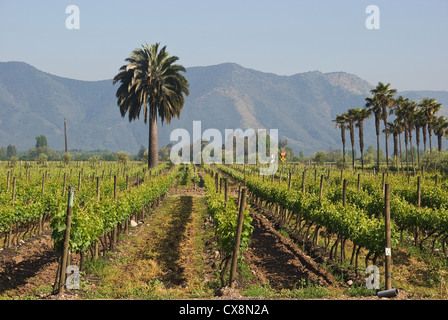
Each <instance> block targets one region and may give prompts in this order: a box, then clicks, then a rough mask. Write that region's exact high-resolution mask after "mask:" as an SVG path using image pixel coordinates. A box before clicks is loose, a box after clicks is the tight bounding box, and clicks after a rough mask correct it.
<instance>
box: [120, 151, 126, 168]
mask: <svg viewBox="0 0 448 320" xmlns="http://www.w3.org/2000/svg"><path fill="white" fill-rule="evenodd" d="M128 161H129V154H128V153H127V152H126V151H120V152H118V163H120V164H122V165H124V166H125V165H126V164H127V163H128Z"/></svg>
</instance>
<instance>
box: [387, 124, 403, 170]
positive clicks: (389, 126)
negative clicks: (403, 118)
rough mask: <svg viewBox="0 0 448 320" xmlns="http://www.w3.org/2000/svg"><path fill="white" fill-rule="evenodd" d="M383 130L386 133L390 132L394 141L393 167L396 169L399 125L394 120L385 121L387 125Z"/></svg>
mask: <svg viewBox="0 0 448 320" xmlns="http://www.w3.org/2000/svg"><path fill="white" fill-rule="evenodd" d="M384 131H385V132H386V131H387V133H388V134H392V136H393V141H394V153H393V155H394V159H395V167H396V168H397V169H398V133H399V132H400V128H399V125H397V123H395V122H391V121H389V122H387V127H386V129H384Z"/></svg>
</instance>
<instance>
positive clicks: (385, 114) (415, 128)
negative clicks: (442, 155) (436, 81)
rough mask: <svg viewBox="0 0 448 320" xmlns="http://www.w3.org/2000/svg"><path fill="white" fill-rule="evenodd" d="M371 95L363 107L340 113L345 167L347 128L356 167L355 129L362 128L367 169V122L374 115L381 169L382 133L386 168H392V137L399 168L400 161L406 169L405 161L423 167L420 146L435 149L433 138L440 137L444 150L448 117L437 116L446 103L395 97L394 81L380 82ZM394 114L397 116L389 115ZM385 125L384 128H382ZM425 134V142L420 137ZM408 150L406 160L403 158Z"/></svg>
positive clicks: (338, 124) (337, 121)
mask: <svg viewBox="0 0 448 320" xmlns="http://www.w3.org/2000/svg"><path fill="white" fill-rule="evenodd" d="M370 93H371V94H372V96H371V97H366V98H365V105H364V107H363V108H349V109H348V110H347V111H346V112H344V113H342V114H338V115H336V117H335V119H333V120H332V121H333V122H335V128H339V129H340V130H341V140H342V155H343V165H344V168H345V164H346V160H345V156H346V150H345V149H346V136H345V133H346V130H347V131H349V138H350V143H351V147H352V152H351V155H352V159H351V160H352V166H353V167H354V166H355V152H354V145H355V130H356V129H355V128H358V136H359V147H360V151H361V167H362V169H364V121H366V120H367V119H370V118H372V117H373V118H374V120H375V132H376V143H377V148H376V150H377V159H376V167H377V169H379V168H380V147H379V146H380V136H381V134H382V133H383V134H384V137H385V157H386V170H389V146H388V139H389V137H390V136H391V135H392V137H393V157H394V161H395V167H396V168H398V161H400V163H401V168H403V162H404V161H405V162H406V166H407V167H408V168H409V163H411V164H412V166H413V167H414V166H415V163H417V165H418V167H420V162H421V159H420V146H421V142H423V152H424V153H426V151H427V149H429V152H432V149H433V148H432V142H431V137H432V136H433V135H434V136H437V142H438V146H437V147H438V151H439V152H440V151H442V137H443V136H445V137H446V136H447V135H448V119H446V118H445V117H443V116H437V115H436V113H437V112H439V111H440V109H441V107H442V105H441V103H438V102H437V100H436V99H434V98H427V97H425V98H423V99H421V100H420V101H419V102H416V101H413V100H410V99H409V98H404V97H403V96H401V95H400V96H397V97H396V96H395V95H396V93H397V90H396V89H392V88H391V84H390V83H388V84H384V83H382V82H379V83H378V85H377V86H376V87H375V88H373V89H372V90H370ZM391 115H393V116H394V117H393V118H392V117H389V116H391ZM381 124H382V126H381ZM381 127H383V130H381ZM402 137H403V139H404V145H405V152H403V150H402ZM413 137H415V143H416V145H417V152H416V153H417V159H415V158H414V153H413V152H410V153H409V152H408V149H409V150H412V149H413V148H414V147H413ZM421 137H423V141H421V140H420V138H421ZM403 153H404V159H403Z"/></svg>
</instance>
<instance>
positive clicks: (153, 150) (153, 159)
mask: <svg viewBox="0 0 448 320" xmlns="http://www.w3.org/2000/svg"><path fill="white" fill-rule="evenodd" d="M158 160H159V149H158V134H157V115H156V114H155V112H154V113H153V112H151V113H150V119H149V141H148V169H152V168H155V167H157V165H158Z"/></svg>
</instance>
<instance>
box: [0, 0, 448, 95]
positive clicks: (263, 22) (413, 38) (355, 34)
mask: <svg viewBox="0 0 448 320" xmlns="http://www.w3.org/2000/svg"><path fill="white" fill-rule="evenodd" d="M70 5H76V6H77V7H78V9H79V29H69V28H67V26H66V20H67V19H69V22H74V21H75V20H72V18H73V17H74V16H73V15H72V14H73V12H72V11H69V12H68V13H67V12H66V9H67V7H69V6H70ZM369 5H375V6H376V7H377V8H378V11H379V19H376V20H371V18H372V17H373V16H372V14H373V12H370V11H369V12H367V13H366V8H367V7H368V6H369ZM447 17H448V1H446V0H426V1H425V0H419V1H414V0H402V1H400V0H393V1H391V0H387V1H385V0H369V1H364V0H303V1H301V0H275V1H273V0H226V1H223V0H219V1H217V0H207V1H206V0H145V1H143V0H126V1H124V0H107V1H106V0H90V1H77V0H69V1H65V0H52V1H51V0H28V1H27V0H13V1H10V0H0V61H1V62H6V61H23V62H26V63H29V64H31V65H33V66H34V67H36V68H38V69H40V70H42V71H45V72H48V73H51V74H54V75H58V76H62V77H67V78H72V79H78V80H88V81H91V80H104V79H112V78H113V77H114V76H115V74H117V73H118V70H119V68H120V67H121V66H122V65H123V64H125V61H124V59H125V58H126V57H127V56H128V55H129V54H130V53H131V52H132V51H133V50H134V49H135V48H138V47H140V46H141V45H142V44H144V43H145V42H147V43H148V44H153V43H156V42H159V43H161V45H166V47H167V51H168V52H169V53H170V54H171V55H175V56H178V57H179V60H178V63H180V64H182V65H183V66H185V67H195V66H208V65H215V64H220V63H225V62H234V63H237V64H240V65H241V66H243V67H246V68H251V69H256V70H259V71H263V72H270V73H275V74H278V75H292V74H296V73H301V72H307V71H314V70H318V71H321V72H324V73H325V72H339V71H344V72H348V73H353V74H355V75H357V76H359V77H360V78H362V79H364V80H366V81H368V82H370V83H371V84H373V85H376V84H377V83H378V82H380V81H381V82H384V83H391V86H392V87H393V88H395V89H397V90H398V91H404V90H447V91H448V79H447V75H448V36H447V35H448V18H447ZM366 20H367V21H368V22H369V23H370V24H372V23H374V24H375V23H379V25H378V27H379V29H369V28H367V27H366Z"/></svg>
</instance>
